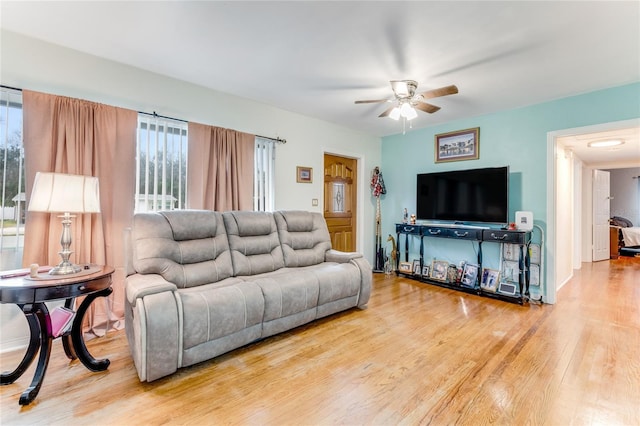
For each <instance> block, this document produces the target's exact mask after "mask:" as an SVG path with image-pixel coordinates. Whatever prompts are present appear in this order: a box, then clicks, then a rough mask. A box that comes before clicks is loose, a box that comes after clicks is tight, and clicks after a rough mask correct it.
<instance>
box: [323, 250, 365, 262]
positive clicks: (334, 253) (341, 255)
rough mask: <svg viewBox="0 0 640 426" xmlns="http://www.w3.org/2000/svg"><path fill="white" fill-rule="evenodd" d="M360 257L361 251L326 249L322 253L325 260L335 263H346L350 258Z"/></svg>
mask: <svg viewBox="0 0 640 426" xmlns="http://www.w3.org/2000/svg"><path fill="white" fill-rule="evenodd" d="M361 257H362V253H357V252H346V251H339V250H334V249H331V250H327V252H326V254H325V255H324V260H325V262H336V263H348V262H350V261H351V260H352V259H359V258H361Z"/></svg>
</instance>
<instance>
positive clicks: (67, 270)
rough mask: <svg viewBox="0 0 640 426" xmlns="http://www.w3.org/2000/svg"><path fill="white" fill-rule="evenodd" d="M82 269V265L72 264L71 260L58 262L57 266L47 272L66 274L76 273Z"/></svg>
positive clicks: (50, 273)
mask: <svg viewBox="0 0 640 426" xmlns="http://www.w3.org/2000/svg"><path fill="white" fill-rule="evenodd" d="M80 271H82V267H80V266H78V265H74V264H72V263H71V262H60V264H59V265H58V266H56V267H55V268H53V269H51V270H50V271H49V272H48V274H49V275H68V274H77V273H78V272H80Z"/></svg>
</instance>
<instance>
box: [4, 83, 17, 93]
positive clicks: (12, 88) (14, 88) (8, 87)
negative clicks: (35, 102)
mask: <svg viewBox="0 0 640 426" xmlns="http://www.w3.org/2000/svg"><path fill="white" fill-rule="evenodd" d="M0 87H2V88H3V89H11V90H17V91H18V92H22V89H18V88H17V87H11V86H5V85H4V84H0Z"/></svg>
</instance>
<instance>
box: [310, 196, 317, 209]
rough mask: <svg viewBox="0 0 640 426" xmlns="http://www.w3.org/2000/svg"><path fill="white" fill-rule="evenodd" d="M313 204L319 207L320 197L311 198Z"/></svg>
mask: <svg viewBox="0 0 640 426" xmlns="http://www.w3.org/2000/svg"><path fill="white" fill-rule="evenodd" d="M311 205H312V206H313V207H318V199H317V198H313V199H311Z"/></svg>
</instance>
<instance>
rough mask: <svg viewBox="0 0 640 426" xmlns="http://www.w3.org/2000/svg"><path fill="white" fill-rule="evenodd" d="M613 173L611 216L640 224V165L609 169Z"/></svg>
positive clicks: (635, 224) (634, 224)
mask: <svg viewBox="0 0 640 426" xmlns="http://www.w3.org/2000/svg"><path fill="white" fill-rule="evenodd" d="M607 171H608V172H609V173H610V174H611V197H612V200H611V216H621V217H624V218H627V219H629V220H630V221H631V222H632V223H633V226H640V179H638V176H640V167H629V168H625V169H610V170H607Z"/></svg>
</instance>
